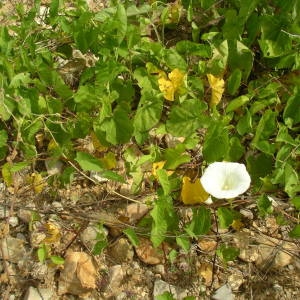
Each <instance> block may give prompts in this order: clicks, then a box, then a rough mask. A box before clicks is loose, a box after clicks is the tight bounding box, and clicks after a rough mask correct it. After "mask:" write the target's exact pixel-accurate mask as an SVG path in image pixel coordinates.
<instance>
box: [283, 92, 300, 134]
mask: <svg viewBox="0 0 300 300" xmlns="http://www.w3.org/2000/svg"><path fill="white" fill-rule="evenodd" d="M299 103H300V89H299V88H296V89H295V92H294V93H293V95H292V96H291V97H290V98H289V99H288V101H287V103H286V106H285V109H284V111H283V119H284V122H285V124H286V125H287V126H288V127H289V128H291V127H292V126H295V125H296V124H298V123H299V122H300V112H299Z"/></svg>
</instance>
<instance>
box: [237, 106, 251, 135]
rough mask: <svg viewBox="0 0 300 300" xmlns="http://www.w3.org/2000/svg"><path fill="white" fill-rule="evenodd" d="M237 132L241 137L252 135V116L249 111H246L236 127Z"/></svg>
mask: <svg viewBox="0 0 300 300" xmlns="http://www.w3.org/2000/svg"><path fill="white" fill-rule="evenodd" d="M236 129H237V132H238V133H239V134H240V135H244V134H245V133H250V132H251V130H252V116H251V113H250V112H249V110H247V109H246V111H245V113H244V115H243V116H242V117H241V118H240V119H239V121H238V123H237V125H236Z"/></svg>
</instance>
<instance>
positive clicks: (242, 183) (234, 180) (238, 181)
mask: <svg viewBox="0 0 300 300" xmlns="http://www.w3.org/2000/svg"><path fill="white" fill-rule="evenodd" d="M200 181H201V184H202V186H203V188H204V189H205V190H206V192H207V193H209V194H211V195H212V196H214V197H215V198H218V199H231V198H234V197H236V196H238V195H241V194H243V193H244V192H245V191H246V190H247V189H248V188H249V187H250V183H251V178H250V175H249V173H248V172H247V170H246V167H245V165H244V164H239V163H234V162H215V163H212V164H210V165H209V166H208V167H207V169H206V170H205V171H204V174H203V176H202V177H201V179H200Z"/></svg>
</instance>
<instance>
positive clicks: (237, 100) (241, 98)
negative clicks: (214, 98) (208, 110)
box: [226, 95, 250, 113]
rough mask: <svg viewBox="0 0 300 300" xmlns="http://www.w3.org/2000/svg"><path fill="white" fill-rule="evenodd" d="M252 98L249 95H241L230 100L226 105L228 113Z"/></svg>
mask: <svg viewBox="0 0 300 300" xmlns="http://www.w3.org/2000/svg"><path fill="white" fill-rule="evenodd" d="M249 100H250V98H249V96H247V95H243V96H239V97H237V98H235V99H233V100H231V101H230V102H229V104H228V105H227V107H226V113H229V112H231V111H234V110H236V109H237V108H239V107H241V106H243V105H244V104H246V103H247V102H249Z"/></svg>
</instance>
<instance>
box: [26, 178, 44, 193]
mask: <svg viewBox="0 0 300 300" xmlns="http://www.w3.org/2000/svg"><path fill="white" fill-rule="evenodd" d="M29 181H30V183H31V184H32V186H33V190H34V192H35V193H36V194H40V193H41V192H42V191H43V190H44V188H45V187H46V185H47V183H46V181H45V180H44V178H43V176H42V175H41V174H39V173H32V174H31V177H30V179H29Z"/></svg>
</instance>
